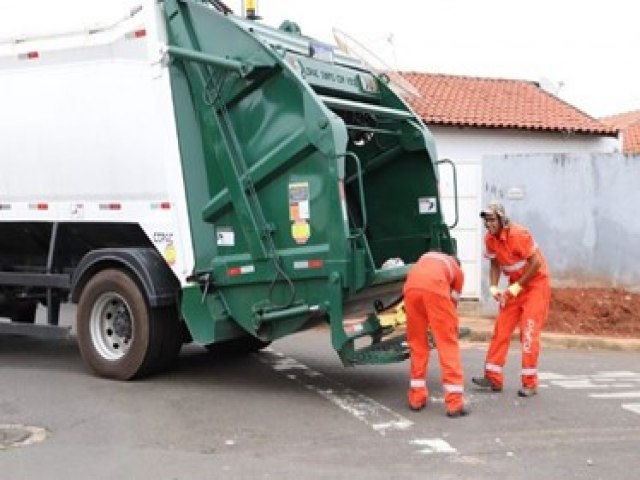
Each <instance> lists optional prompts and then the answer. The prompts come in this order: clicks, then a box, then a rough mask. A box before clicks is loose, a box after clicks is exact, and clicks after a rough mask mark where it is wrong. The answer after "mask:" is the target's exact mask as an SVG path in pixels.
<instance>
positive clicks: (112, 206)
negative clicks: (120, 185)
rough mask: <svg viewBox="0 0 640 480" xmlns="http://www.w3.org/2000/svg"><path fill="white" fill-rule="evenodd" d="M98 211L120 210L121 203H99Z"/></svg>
mask: <svg viewBox="0 0 640 480" xmlns="http://www.w3.org/2000/svg"><path fill="white" fill-rule="evenodd" d="M100 210H122V204H121V203H101V204H100Z"/></svg>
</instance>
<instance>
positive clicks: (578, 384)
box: [551, 379, 635, 389]
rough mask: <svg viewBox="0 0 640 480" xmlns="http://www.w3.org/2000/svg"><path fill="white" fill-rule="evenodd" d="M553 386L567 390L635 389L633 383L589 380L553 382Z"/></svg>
mask: <svg viewBox="0 0 640 480" xmlns="http://www.w3.org/2000/svg"><path fill="white" fill-rule="evenodd" d="M551 384H552V385H557V386H558V387H562V388H567V389H594V388H595V389H599V388H633V387H635V385H634V384H633V383H594V382H592V381H591V380H589V379H585V380H553V381H552V382H551Z"/></svg>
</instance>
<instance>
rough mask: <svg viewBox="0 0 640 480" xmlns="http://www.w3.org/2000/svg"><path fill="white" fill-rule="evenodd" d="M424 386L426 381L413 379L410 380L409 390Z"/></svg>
mask: <svg viewBox="0 0 640 480" xmlns="http://www.w3.org/2000/svg"><path fill="white" fill-rule="evenodd" d="M426 386H427V382H426V380H415V379H413V378H412V379H411V388H422V387H426Z"/></svg>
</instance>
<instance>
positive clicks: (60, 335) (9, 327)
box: [0, 322, 71, 340]
mask: <svg viewBox="0 0 640 480" xmlns="http://www.w3.org/2000/svg"><path fill="white" fill-rule="evenodd" d="M0 335H18V336H23V337H32V338H43V339H58V340H60V339H67V338H69V337H70V336H71V327H68V326H63V327H60V326H55V325H46V324H37V323H15V322H14V323H9V322H0Z"/></svg>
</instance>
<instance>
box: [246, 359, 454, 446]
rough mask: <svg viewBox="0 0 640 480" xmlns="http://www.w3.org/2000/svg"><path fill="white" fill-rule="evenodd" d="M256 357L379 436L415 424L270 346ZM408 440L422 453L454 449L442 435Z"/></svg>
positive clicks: (407, 428)
mask: <svg viewBox="0 0 640 480" xmlns="http://www.w3.org/2000/svg"><path fill="white" fill-rule="evenodd" d="M257 358H258V359H259V360H260V361H261V362H262V363H264V364H266V365H269V366H270V367H271V368H273V369H274V370H275V371H276V372H279V373H282V374H283V375H284V376H286V377H287V378H288V379H289V380H292V381H294V382H297V383H299V384H301V385H303V386H304V387H305V388H307V389H308V390H311V391H312V392H315V393H317V394H318V395H320V396H321V397H323V398H325V399H326V400H328V401H330V402H331V403H333V404H334V405H337V406H338V407H340V408H341V409H342V410H344V411H345V412H347V413H349V414H351V415H353V416H354V417H355V418H357V419H358V420H360V421H361V422H363V423H364V424H366V425H367V426H369V427H370V428H371V429H372V430H373V431H374V432H376V433H379V434H380V435H382V436H385V435H386V434H387V433H389V432H407V431H408V430H409V429H411V428H412V427H414V426H415V424H414V423H413V422H412V421H411V420H409V419H408V418H406V417H404V416H402V415H400V414H399V413H397V412H394V411H393V410H391V409H390V408H389V407H386V406H384V405H382V404H381V403H379V402H376V401H375V400H374V399H372V398H370V397H367V396H366V395H363V394H361V393H358V392H357V391H355V390H353V389H351V388H349V387H347V386H345V385H343V384H341V383H340V382H337V381H335V380H331V379H330V378H328V377H327V376H325V375H324V374H322V373H320V372H317V371H315V370H313V369H312V368H309V367H307V366H306V365H304V364H302V363H300V362H298V361H297V360H295V359H294V358H291V357H287V356H285V355H284V354H282V353H280V352H276V351H274V350H273V349H271V348H265V349H263V350H261V352H260V354H259V355H257ZM408 443H409V444H410V445H412V446H417V447H418V452H419V453H422V454H457V453H458V450H457V449H455V448H454V447H452V446H451V445H450V444H449V443H448V442H447V441H446V440H444V439H442V438H414V439H412V440H410V441H409V442H408Z"/></svg>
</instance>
